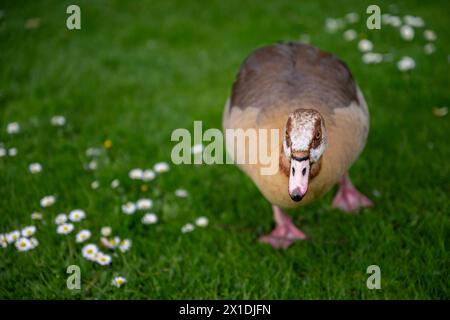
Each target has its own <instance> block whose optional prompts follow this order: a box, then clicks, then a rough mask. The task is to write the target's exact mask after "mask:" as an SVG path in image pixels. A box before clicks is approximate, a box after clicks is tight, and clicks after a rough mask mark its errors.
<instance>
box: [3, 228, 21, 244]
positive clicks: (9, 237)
mask: <svg viewBox="0 0 450 320" xmlns="http://www.w3.org/2000/svg"><path fill="white" fill-rule="evenodd" d="M19 238H20V231H18V230H14V231H11V232H10V233H8V234H6V239H7V240H8V242H9V243H13V242H16V241H17V240H18V239H19Z"/></svg>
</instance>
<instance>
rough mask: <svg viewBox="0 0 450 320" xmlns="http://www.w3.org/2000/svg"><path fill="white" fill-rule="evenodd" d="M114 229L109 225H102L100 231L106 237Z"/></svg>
mask: <svg viewBox="0 0 450 320" xmlns="http://www.w3.org/2000/svg"><path fill="white" fill-rule="evenodd" d="M111 232H112V229H111V227H109V226H106V227H102V228H101V230H100V233H101V235H102V236H104V237H109V236H110V235H111Z"/></svg>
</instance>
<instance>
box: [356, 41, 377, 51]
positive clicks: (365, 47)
mask: <svg viewBox="0 0 450 320" xmlns="http://www.w3.org/2000/svg"><path fill="white" fill-rule="evenodd" d="M358 49H359V51H362V52H368V51H372V49H373V43H372V41H370V40H367V39H362V40H360V41H359V42H358Z"/></svg>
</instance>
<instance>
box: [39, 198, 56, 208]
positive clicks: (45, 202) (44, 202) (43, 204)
mask: <svg viewBox="0 0 450 320" xmlns="http://www.w3.org/2000/svg"><path fill="white" fill-rule="evenodd" d="M55 202H56V198H55V196H45V197H43V198H42V199H41V201H40V204H41V207H43V208H47V207H50V206H52V205H53V204H54V203H55Z"/></svg>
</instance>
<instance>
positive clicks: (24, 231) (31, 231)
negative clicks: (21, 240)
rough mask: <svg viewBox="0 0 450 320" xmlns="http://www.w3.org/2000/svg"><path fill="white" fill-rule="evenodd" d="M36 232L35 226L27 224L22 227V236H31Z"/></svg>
mask: <svg viewBox="0 0 450 320" xmlns="http://www.w3.org/2000/svg"><path fill="white" fill-rule="evenodd" d="M35 232H36V227H35V226H28V227H25V228H23V229H22V232H21V234H22V237H25V238H29V237H31V236H32V235H33V234H35Z"/></svg>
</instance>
